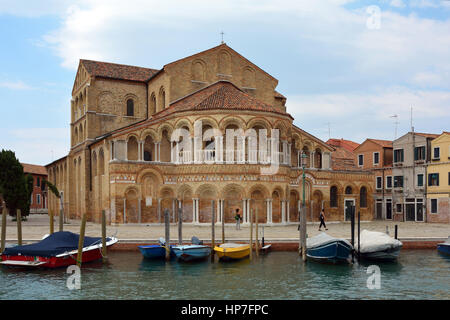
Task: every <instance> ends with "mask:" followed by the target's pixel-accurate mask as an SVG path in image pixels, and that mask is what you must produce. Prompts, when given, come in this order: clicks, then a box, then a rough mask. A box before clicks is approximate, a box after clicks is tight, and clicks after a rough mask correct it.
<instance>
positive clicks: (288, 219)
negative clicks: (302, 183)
mask: <svg viewBox="0 0 450 320" xmlns="http://www.w3.org/2000/svg"><path fill="white" fill-rule="evenodd" d="M285 201H286V217H287V219H286V220H287V223H289V222H291V218H290V217H289V213H290V212H289V211H290V208H289V200H285Z"/></svg>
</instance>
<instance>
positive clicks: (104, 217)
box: [102, 210, 108, 263]
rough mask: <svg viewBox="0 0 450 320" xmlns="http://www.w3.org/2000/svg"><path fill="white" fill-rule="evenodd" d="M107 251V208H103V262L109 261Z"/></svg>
mask: <svg viewBox="0 0 450 320" xmlns="http://www.w3.org/2000/svg"><path fill="white" fill-rule="evenodd" d="M107 254H108V253H107V251H106V213H105V210H102V260H103V263H105V262H107V261H108V256H107Z"/></svg>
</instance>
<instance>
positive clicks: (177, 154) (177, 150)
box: [175, 142, 180, 163]
mask: <svg viewBox="0 0 450 320" xmlns="http://www.w3.org/2000/svg"><path fill="white" fill-rule="evenodd" d="M175 163H180V143H179V142H175Z"/></svg>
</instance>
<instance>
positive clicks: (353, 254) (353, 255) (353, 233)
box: [350, 206, 355, 262]
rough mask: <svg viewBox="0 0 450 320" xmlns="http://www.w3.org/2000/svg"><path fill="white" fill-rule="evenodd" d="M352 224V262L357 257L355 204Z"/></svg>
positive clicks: (352, 209)
mask: <svg viewBox="0 0 450 320" xmlns="http://www.w3.org/2000/svg"><path fill="white" fill-rule="evenodd" d="M350 226H351V236H352V238H351V244H352V248H353V250H352V262H353V261H354V258H355V206H352V207H351V214H350Z"/></svg>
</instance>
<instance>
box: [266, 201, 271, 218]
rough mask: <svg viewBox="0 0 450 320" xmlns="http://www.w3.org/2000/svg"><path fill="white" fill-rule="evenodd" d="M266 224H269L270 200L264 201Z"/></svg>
mask: <svg viewBox="0 0 450 320" xmlns="http://www.w3.org/2000/svg"><path fill="white" fill-rule="evenodd" d="M266 222H267V223H270V199H266Z"/></svg>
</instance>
